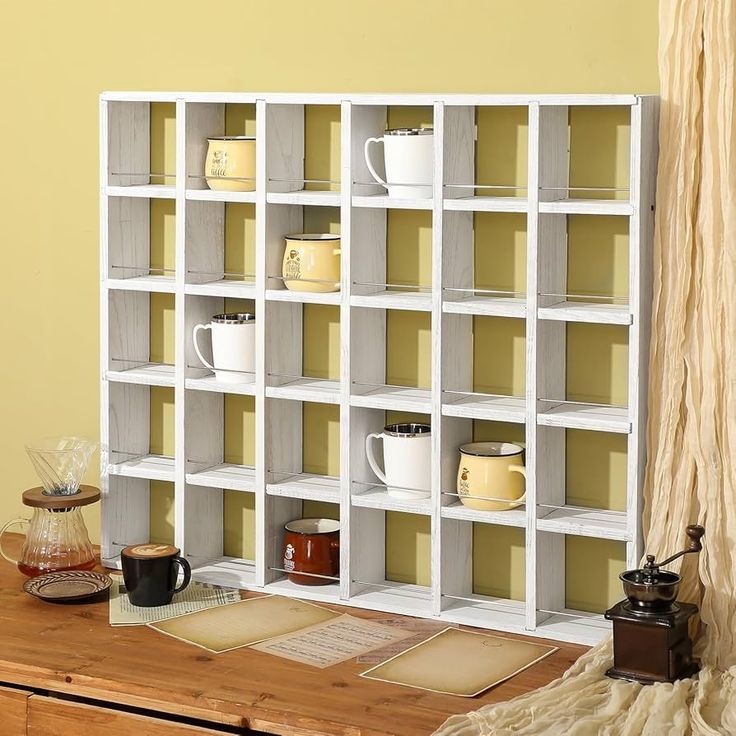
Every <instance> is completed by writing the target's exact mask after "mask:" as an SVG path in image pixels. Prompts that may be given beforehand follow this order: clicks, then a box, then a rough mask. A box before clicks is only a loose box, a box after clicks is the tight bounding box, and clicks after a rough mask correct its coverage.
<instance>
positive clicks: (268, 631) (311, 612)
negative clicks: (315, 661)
mask: <svg viewBox="0 0 736 736" xmlns="http://www.w3.org/2000/svg"><path fill="white" fill-rule="evenodd" d="M339 615H340V614H339V613H335V612H334V611H329V610H328V609H326V608H322V607H320V606H315V605H314V604H312V603H305V602H304V601H298V600H294V599H292V598H283V597H281V596H276V595H265V596H261V597H260V598H248V599H247V600H244V601H240V602H238V603H231V604H230V605H228V606H220V607H219V608H210V609H208V610H206V611H198V612H197V613H190V614H188V615H186V616H179V617H177V618H170V619H168V620H166V621H160V622H158V623H153V624H149V626H150V627H151V628H152V629H156V630H157V631H160V632H162V633H164V634H168V635H169V636H173V637H174V638H175V639H181V640H182V641H186V642H189V643H190V644H194V645H196V646H198V647H202V648H203V649H206V650H207V651H209V652H213V653H214V654H218V653H220V652H228V651H230V650H231V649H238V648H239V647H245V646H249V645H251V644H257V643H258V642H260V641H265V640H266V639H271V638H273V637H276V636H283V635H284V634H289V633H292V632H294V631H298V630H299V629H303V628H306V627H307V626H314V625H315V624H319V623H323V622H325V621H329V620H331V619H334V618H337V617H338V616H339Z"/></svg>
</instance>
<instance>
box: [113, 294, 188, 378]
mask: <svg viewBox="0 0 736 736" xmlns="http://www.w3.org/2000/svg"><path fill="white" fill-rule="evenodd" d="M106 300H107V304H106V306H107V323H108V336H109V337H108V345H107V356H108V357H107V370H106V371H105V375H104V377H105V379H106V380H108V381H110V382H115V383H132V384H140V385H143V386H173V385H174V375H175V368H174V295H173V294H159V293H147V292H143V291H122V290H117V289H113V290H109V291H108V292H107V294H106ZM103 319H104V317H103Z"/></svg>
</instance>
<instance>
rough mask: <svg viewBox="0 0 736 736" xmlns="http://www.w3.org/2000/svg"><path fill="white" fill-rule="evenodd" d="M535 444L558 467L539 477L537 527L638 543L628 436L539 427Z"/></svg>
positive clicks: (538, 450) (546, 458)
mask: <svg viewBox="0 0 736 736" xmlns="http://www.w3.org/2000/svg"><path fill="white" fill-rule="evenodd" d="M536 442H537V452H538V455H539V457H540V458H542V459H543V460H544V462H545V466H546V467H548V468H553V469H554V471H553V472H545V473H543V474H539V475H538V476H537V490H536V502H537V514H536V517H537V522H536V524H537V529H539V530H541V531H546V532H556V533H558V534H573V535H577V536H584V537H594V538H597V539H611V540H618V541H623V542H631V541H633V533H632V531H631V530H630V529H629V522H628V515H627V511H626V507H627V496H626V484H627V473H628V449H627V445H628V437H626V436H625V435H621V434H616V433H609V432H593V431H583V430H579V429H563V428H559V427H538V428H537V440H536ZM634 562H638V561H637V560H632V563H634Z"/></svg>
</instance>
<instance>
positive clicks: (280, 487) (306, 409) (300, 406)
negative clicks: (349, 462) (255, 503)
mask: <svg viewBox="0 0 736 736" xmlns="http://www.w3.org/2000/svg"><path fill="white" fill-rule="evenodd" d="M266 438H267V439H266V493H267V494H268V495H269V496H278V497H286V498H296V499H300V500H307V501H323V502H328V503H338V501H339V498H340V467H339V462H338V458H339V446H340V411H339V407H337V406H327V405H325V404H318V403H313V402H303V401H290V400H284V399H267V403H266ZM330 457H332V458H333V465H325V461H326V459H328V458H330Z"/></svg>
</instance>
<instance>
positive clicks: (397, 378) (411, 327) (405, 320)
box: [350, 307, 432, 414]
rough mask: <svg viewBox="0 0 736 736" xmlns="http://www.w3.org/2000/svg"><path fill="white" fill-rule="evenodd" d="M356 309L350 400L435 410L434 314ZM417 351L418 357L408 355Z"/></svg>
mask: <svg viewBox="0 0 736 736" xmlns="http://www.w3.org/2000/svg"><path fill="white" fill-rule="evenodd" d="M350 311H351V318H350V319H351V352H350V355H351V362H352V366H351V369H352V370H351V376H352V385H351V392H350V394H351V395H350V404H351V405H352V406H355V407H364V408H369V409H384V410H388V411H409V412H418V413H420V414H430V413H431V403H432V391H431V389H430V388H429V386H430V364H431V329H430V325H431V317H430V315H429V314H425V313H422V312H407V311H402V310H384V309H365V308H362V307H353V308H351V310H350ZM389 343H391V344H392V345H393V346H394V348H393V349H392V350H388V349H387V345H388V344H389ZM412 350H413V354H414V358H413V359H408V358H407V353H408V352H409V351H412Z"/></svg>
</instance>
